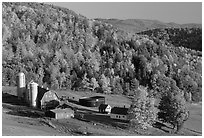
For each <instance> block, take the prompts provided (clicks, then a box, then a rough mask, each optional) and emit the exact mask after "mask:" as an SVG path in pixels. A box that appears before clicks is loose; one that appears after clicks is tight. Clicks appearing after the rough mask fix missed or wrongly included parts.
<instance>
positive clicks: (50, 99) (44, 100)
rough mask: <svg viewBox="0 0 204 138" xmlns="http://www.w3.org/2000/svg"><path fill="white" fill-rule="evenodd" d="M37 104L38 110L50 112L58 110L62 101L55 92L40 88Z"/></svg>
mask: <svg viewBox="0 0 204 138" xmlns="http://www.w3.org/2000/svg"><path fill="white" fill-rule="evenodd" d="M37 103H38V104H37V105H38V108H40V109H42V110H49V109H54V108H56V107H57V106H58V105H59V104H60V100H59V97H58V96H57V94H56V93H55V92H54V91H52V90H46V89H44V88H41V87H39V88H38V95H37Z"/></svg>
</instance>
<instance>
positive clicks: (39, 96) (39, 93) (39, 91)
mask: <svg viewBox="0 0 204 138" xmlns="http://www.w3.org/2000/svg"><path fill="white" fill-rule="evenodd" d="M49 91H51V90H46V89H44V88H41V87H39V86H38V95H37V97H38V100H39V101H40V100H42V98H43V96H44V94H45V93H47V92H49ZM51 92H53V93H54V94H56V96H57V98H59V97H58V95H57V93H56V92H54V91H51Z"/></svg>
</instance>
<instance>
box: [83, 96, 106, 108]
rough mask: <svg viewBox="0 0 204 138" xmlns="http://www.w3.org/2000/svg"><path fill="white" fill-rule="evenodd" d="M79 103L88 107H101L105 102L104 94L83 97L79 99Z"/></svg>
mask: <svg viewBox="0 0 204 138" xmlns="http://www.w3.org/2000/svg"><path fill="white" fill-rule="evenodd" d="M79 104H80V105H83V106H88V107H99V106H100V105H101V104H105V97H104V96H93V97H83V98H80V99H79Z"/></svg>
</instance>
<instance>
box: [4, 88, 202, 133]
mask: <svg viewBox="0 0 204 138" xmlns="http://www.w3.org/2000/svg"><path fill="white" fill-rule="evenodd" d="M58 93H60V94H59V95H67V96H72V97H75V99H76V100H77V98H80V97H81V96H87V97H88V96H95V95H101V94H92V93H90V92H68V91H60V92H58ZM104 96H106V99H107V100H106V102H107V103H108V104H110V105H111V106H115V105H118V106H123V104H122V102H124V103H126V105H127V106H128V105H129V104H130V101H129V100H128V99H127V98H125V97H122V96H118V97H117V98H114V95H104ZM120 98H121V99H120ZM118 102H119V104H117V103H118ZM70 105H72V106H75V107H77V108H79V109H80V111H82V112H83V111H84V120H78V119H75V118H71V119H62V120H55V119H50V118H46V117H44V112H42V111H40V110H36V109H35V110H34V109H32V108H30V107H27V106H25V105H23V104H22V103H21V101H18V99H17V97H16V87H3V88H2V135H3V136H5V135H10V136H14V135H15V136H17V135H27V136H31V135H41V136H43V135H47V136H48V135H49V136H51V135H57V136H61V135H95V136H100V135H103V136H107V135H120V136H122V135H123V136H127V135H128V136H130V135H175V134H171V133H169V131H171V129H170V128H168V127H162V129H157V128H151V129H149V131H147V132H142V131H141V132H134V131H131V130H129V129H125V128H124V129H122V128H123V127H122V126H125V123H122V122H114V123H113V120H112V119H110V117H109V116H108V115H103V114H100V113H96V112H91V114H89V112H87V110H89V109H90V110H93V111H98V109H97V108H89V107H83V106H81V105H77V104H74V103H70ZM189 109H190V118H189V119H188V120H187V121H186V122H185V124H184V128H183V129H182V130H181V132H179V134H177V135H191V136H196V135H202V121H201V120H202V104H191V105H189ZM111 121H112V122H111ZM22 132H23V133H22ZM83 132H86V133H83Z"/></svg>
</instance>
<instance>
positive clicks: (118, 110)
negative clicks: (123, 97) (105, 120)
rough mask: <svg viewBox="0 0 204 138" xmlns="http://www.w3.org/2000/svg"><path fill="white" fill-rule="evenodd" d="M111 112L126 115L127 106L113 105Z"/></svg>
mask: <svg viewBox="0 0 204 138" xmlns="http://www.w3.org/2000/svg"><path fill="white" fill-rule="evenodd" d="M111 113H112V114H120V115H127V114H128V108H125V107H113V108H112V109H111Z"/></svg>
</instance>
